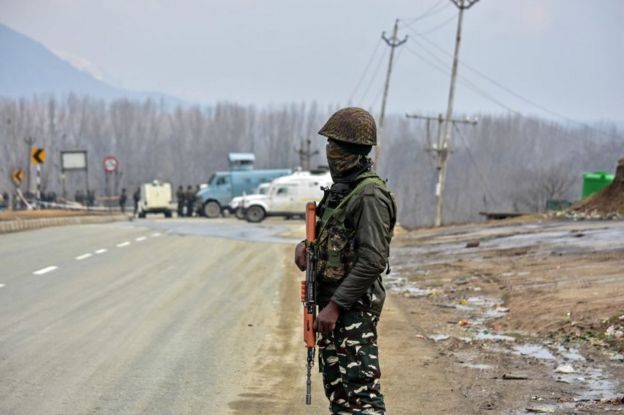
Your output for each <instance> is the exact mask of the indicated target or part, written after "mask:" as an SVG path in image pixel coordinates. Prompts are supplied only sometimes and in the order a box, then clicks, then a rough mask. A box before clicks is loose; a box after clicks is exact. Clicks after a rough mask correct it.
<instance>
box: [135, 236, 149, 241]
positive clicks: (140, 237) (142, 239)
mask: <svg viewBox="0 0 624 415" xmlns="http://www.w3.org/2000/svg"><path fill="white" fill-rule="evenodd" d="M146 239H147V236H139V237H138V238H136V241H137V242H143V241H144V240H146Z"/></svg>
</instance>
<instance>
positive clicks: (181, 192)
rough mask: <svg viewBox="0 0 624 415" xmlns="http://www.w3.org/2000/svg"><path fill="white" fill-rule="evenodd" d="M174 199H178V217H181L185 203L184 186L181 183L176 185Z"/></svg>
mask: <svg viewBox="0 0 624 415" xmlns="http://www.w3.org/2000/svg"><path fill="white" fill-rule="evenodd" d="M176 199H177V200H178V217H179V218H181V217H182V216H184V204H185V203H186V194H185V193H184V187H183V186H182V185H179V186H178V190H177V191H176Z"/></svg>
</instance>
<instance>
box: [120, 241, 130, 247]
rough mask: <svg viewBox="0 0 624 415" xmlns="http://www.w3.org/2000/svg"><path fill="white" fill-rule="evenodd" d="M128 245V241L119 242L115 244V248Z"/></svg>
mask: <svg viewBox="0 0 624 415" xmlns="http://www.w3.org/2000/svg"><path fill="white" fill-rule="evenodd" d="M128 245H130V242H129V241H126V242H122V243H120V244H117V248H123V247H124V246H128Z"/></svg>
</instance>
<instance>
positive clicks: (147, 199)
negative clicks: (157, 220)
mask: <svg viewBox="0 0 624 415" xmlns="http://www.w3.org/2000/svg"><path fill="white" fill-rule="evenodd" d="M172 203H173V198H172V192H171V184H170V183H161V182H159V181H158V180H154V181H153V182H151V183H145V184H143V185H141V199H140V200H139V211H138V212H137V214H138V215H139V217H140V218H145V216H146V215H147V214H148V213H164V214H165V217H166V218H170V217H171V212H172V209H171V206H172Z"/></svg>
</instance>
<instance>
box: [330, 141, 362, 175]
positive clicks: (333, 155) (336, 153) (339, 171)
mask: <svg viewBox="0 0 624 415" xmlns="http://www.w3.org/2000/svg"><path fill="white" fill-rule="evenodd" d="M325 150H326V152H327V163H328V164H329V173H330V174H331V176H332V179H334V181H336V179H340V178H342V177H345V176H347V175H348V174H349V173H351V172H353V171H354V170H355V169H357V168H358V167H360V165H361V159H362V157H363V156H361V155H359V154H351V153H348V152H346V151H345V150H344V149H343V148H342V147H340V145H338V144H336V143H335V142H333V141H328V142H327V147H326V148H325Z"/></svg>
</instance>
